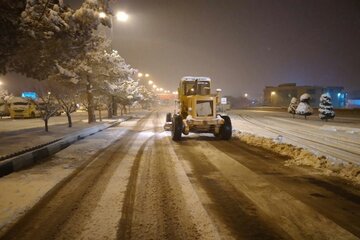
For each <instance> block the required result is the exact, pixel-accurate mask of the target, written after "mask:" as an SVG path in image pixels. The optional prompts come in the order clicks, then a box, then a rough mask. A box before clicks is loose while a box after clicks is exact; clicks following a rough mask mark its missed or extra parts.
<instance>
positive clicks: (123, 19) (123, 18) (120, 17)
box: [115, 11, 129, 22]
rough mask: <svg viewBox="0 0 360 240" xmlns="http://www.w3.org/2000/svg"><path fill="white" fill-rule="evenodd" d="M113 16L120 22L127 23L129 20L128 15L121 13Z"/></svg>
mask: <svg viewBox="0 0 360 240" xmlns="http://www.w3.org/2000/svg"><path fill="white" fill-rule="evenodd" d="M115 16H116V19H117V20H118V21H120V22H127V21H128V19H129V15H128V14H127V13H126V12H123V11H120V12H117V13H116V15H115Z"/></svg>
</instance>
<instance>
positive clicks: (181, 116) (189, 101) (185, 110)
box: [164, 76, 232, 141]
mask: <svg viewBox="0 0 360 240" xmlns="http://www.w3.org/2000/svg"><path fill="white" fill-rule="evenodd" d="M220 92H221V90H220V89H217V91H216V94H211V79H210V78H208V77H192V76H187V77H183V78H182V79H181V81H180V86H179V88H178V99H177V110H175V113H174V114H171V113H167V115H166V123H165V125H164V129H165V130H170V131H171V136H172V139H173V140H174V141H179V140H181V135H182V134H184V135H188V134H189V133H190V132H193V133H213V134H214V135H215V136H216V137H218V138H220V139H224V140H229V139H230V138H231V134H232V126H231V120H230V118H229V116H227V115H224V114H218V113H217V106H218V105H219V104H220Z"/></svg>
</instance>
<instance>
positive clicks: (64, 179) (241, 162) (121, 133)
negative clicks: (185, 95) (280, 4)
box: [0, 110, 360, 239]
mask: <svg viewBox="0 0 360 240" xmlns="http://www.w3.org/2000/svg"><path fill="white" fill-rule="evenodd" d="M165 113H166V112H165V111H161V110H159V111H152V112H147V113H144V114H143V115H138V116H137V117H134V118H133V119H131V120H129V121H127V122H123V123H121V124H120V125H118V126H114V127H112V128H110V129H108V130H105V131H103V132H100V133H97V134H95V135H93V136H90V137H87V138H85V139H83V140H81V141H78V142H77V143H75V144H73V145H71V146H70V147H68V148H66V149H65V150H63V151H61V152H59V153H57V154H55V155H54V156H52V157H50V158H49V159H46V160H44V161H43V162H41V163H39V164H37V165H35V166H34V167H32V168H29V169H26V170H23V171H20V172H15V173H12V174H10V175H8V176H5V177H3V178H1V179H0V189H1V192H0V238H3V239H358V238H359V237H360V223H359V221H358V219H360V205H359V203H360V200H359V199H360V191H359V188H358V185H357V184H356V181H354V179H355V180H356V176H355V177H354V178H353V179H350V178H346V177H343V176H340V175H336V174H334V173H331V174H327V172H326V171H324V169H322V168H314V167H309V166H305V167H304V166H302V165H301V164H300V163H299V159H298V162H296V161H295V162H296V163H295V162H294V159H292V158H291V154H290V153H289V152H288V151H287V150H286V147H288V148H290V147H292V148H293V151H297V149H298V148H299V147H301V148H304V149H307V150H308V151H309V154H310V155H311V154H312V155H314V156H315V157H316V158H317V159H319V158H320V159H321V156H318V155H322V153H320V150H321V149H319V153H317V152H314V151H312V149H311V148H310V147H311V146H314V145H311V144H310V143H309V141H308V140H310V139H311V140H313V141H314V142H318V143H316V144H320V143H325V144H326V146H327V148H328V149H326V150H321V151H326V153H327V154H329V155H328V156H324V159H330V158H331V156H332V155H331V154H332V153H336V150H335V149H336V148H344V149H345V150H344V151H342V152H340V151H339V153H338V154H339V155H337V156H334V159H335V158H336V160H337V161H338V162H344V163H346V164H350V162H353V163H351V164H353V165H355V164H356V161H357V159H358V158H351V156H353V155H356V154H358V153H357V151H358V149H356V147H355V146H353V145H351V144H350V143H348V144H345V142H346V141H349V142H351V141H355V140H356V139H358V138H357V137H358V135H359V129H358V128H356V126H352V125H348V127H347V128H346V130H344V129H345V128H341V127H344V126H340V125H338V126H336V125H329V126H320V125H319V126H317V125H316V124H318V123H315V124H314V125H312V124H311V123H310V121H308V122H305V121H303V122H301V124H304V125H303V126H304V127H305V126H306V127H307V128H306V129H307V131H304V132H305V133H304V134H301V133H299V132H293V130H295V129H291V128H290V126H293V125H294V124H291V123H290V121H291V120H292V119H286V118H282V120H279V119H274V120H273V121H272V122H271V119H272V118H271V117H266V118H265V119H264V118H261V119H258V118H256V117H254V116H252V115H250V114H248V115H239V114H238V113H236V114H232V115H231V117H232V121H233V126H234V136H235V137H234V138H233V139H232V140H230V141H221V140H216V139H215V138H214V137H213V136H212V135H211V134H190V135H189V136H186V137H184V138H183V139H182V141H180V142H173V141H172V140H171V137H170V133H169V132H165V131H164V130H163V124H164V121H165ZM279 118H281V117H279ZM267 121H268V122H267ZM281 121H282V122H286V121H289V124H284V125H285V127H284V128H280V126H279V125H280V123H282V122H281ZM295 121H297V124H298V122H299V123H300V121H298V120H295ZM266 124H267V125H266ZM332 126H336V129H337V131H338V132H340V134H339V135H338V136H336V135H334V134H327V131H329V130H327V129H329V128H330V129H331V128H332ZM309 128H310V129H311V130H309ZM304 129H305V128H304ZM340 129H342V130H341V131H340ZM350 129H351V130H350ZM257 131H258V132H257ZM348 131H350V132H351V133H350V132H348ZM320 132H321V133H322V134H323V135H322V137H324V136H327V137H328V138H329V139H330V140H331V141H330V140H329V141H328V142H323V141H322V140H321V139H322V137H320V136H319V135H318V134H319V133H320ZM311 134H312V135H311ZM348 134H352V135H351V136H352V138H351V137H349V135H348ZM314 135H316V136H317V138H315V137H314ZM294 136H297V137H298V138H299V139H302V140H301V141H300V140H299V139H298V138H295V137H294ZM336 137H339V139H340V140H339V142H336V144H335V143H334V144H331V142H334V138H336ZM250 139H251V141H250ZM260 139H262V142H261V143H260V144H256V142H259V140H260ZM305 139H307V140H305ZM267 140H269V141H270V142H267V143H266V141H267ZM358 142H359V141H358V140H357V141H355V142H353V143H358ZM300 143H301V144H302V145H301V144H300ZM290 144H293V145H290ZM307 145H308V146H310V147H309V148H306V146H307ZM319 146H320V145H319ZM324 146H325V145H324ZM345 147H346V148H345ZM281 149H283V151H284V152H287V153H286V154H281ZM330 149H333V151H330ZM279 153H280V154H279ZM310 155H306V156H307V157H309V156H310ZM304 156H305V155H304ZM297 157H300V155H299V156H297Z"/></svg>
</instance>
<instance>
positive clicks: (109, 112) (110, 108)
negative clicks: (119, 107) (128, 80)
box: [107, 97, 113, 118]
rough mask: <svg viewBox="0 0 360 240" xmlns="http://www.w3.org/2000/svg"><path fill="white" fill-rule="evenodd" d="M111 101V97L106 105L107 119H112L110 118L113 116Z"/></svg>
mask: <svg viewBox="0 0 360 240" xmlns="http://www.w3.org/2000/svg"><path fill="white" fill-rule="evenodd" d="M112 99H113V97H111V98H110V99H109V101H108V103H107V117H108V118H112V116H113V108H112V105H113V104H112Z"/></svg>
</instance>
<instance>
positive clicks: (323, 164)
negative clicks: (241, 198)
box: [233, 130, 360, 185]
mask: <svg viewBox="0 0 360 240" xmlns="http://www.w3.org/2000/svg"><path fill="white" fill-rule="evenodd" d="M233 137H234V138H235V139H239V140H240V141H243V142H245V143H247V144H250V145H253V146H257V147H261V148H264V149H266V150H270V151H272V152H275V153H278V154H280V155H282V156H286V157H289V158H290V159H289V160H287V161H286V162H285V164H286V165H305V166H311V167H314V168H316V169H320V170H322V171H323V172H324V173H325V174H327V175H336V176H339V177H343V178H345V179H348V180H350V181H352V182H354V183H355V184H357V185H360V166H358V165H354V164H351V163H343V162H334V161H331V160H329V159H327V158H326V157H325V156H316V155H315V154H314V153H311V152H310V151H308V150H306V149H303V148H300V147H296V146H294V145H291V144H287V143H282V142H281V140H282V139H281V138H280V139H279V138H277V139H271V138H265V137H259V136H256V135H254V134H250V133H242V132H240V131H238V130H235V131H234V133H233Z"/></svg>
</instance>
